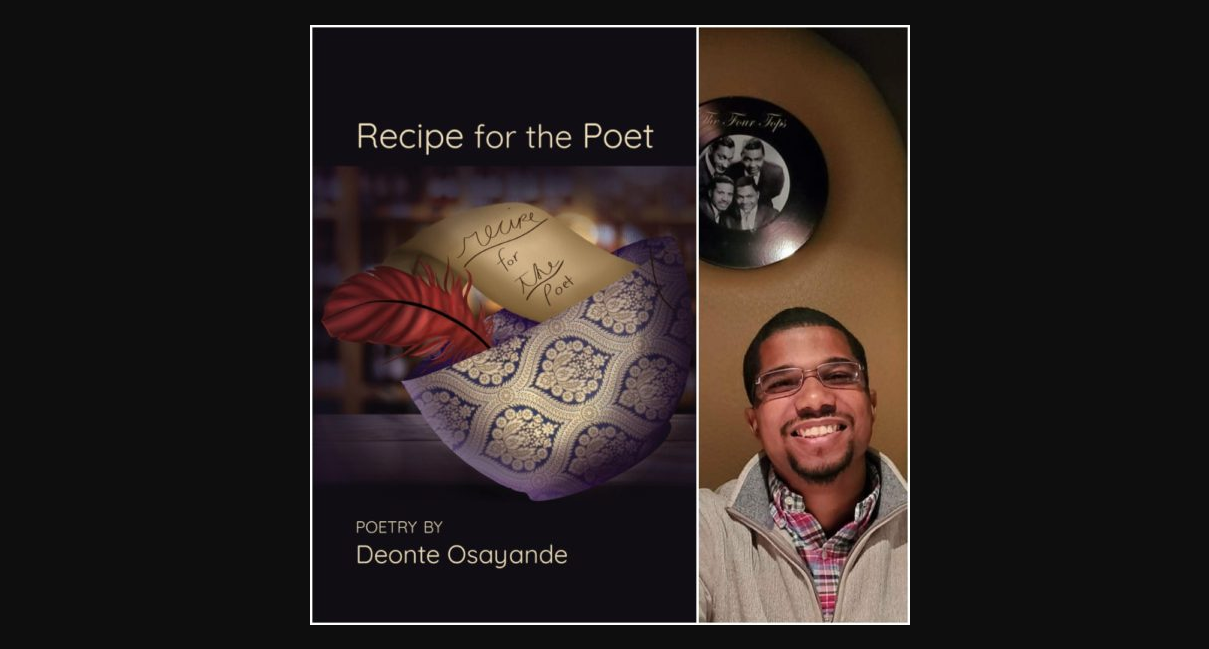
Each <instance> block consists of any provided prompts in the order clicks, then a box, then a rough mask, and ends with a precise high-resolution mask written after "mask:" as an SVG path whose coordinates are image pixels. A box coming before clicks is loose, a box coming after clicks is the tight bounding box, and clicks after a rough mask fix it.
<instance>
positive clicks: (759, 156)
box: [743, 149, 764, 176]
mask: <svg viewBox="0 0 1209 649" xmlns="http://www.w3.org/2000/svg"><path fill="white" fill-rule="evenodd" d="M763 166H764V152H763V151H760V150H757V149H743V168H744V169H746V170H747V175H749V176H754V175H756V174H758V173H760V168H761V167H763Z"/></svg>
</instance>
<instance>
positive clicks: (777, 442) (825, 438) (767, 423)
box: [746, 327, 877, 484]
mask: <svg viewBox="0 0 1209 649" xmlns="http://www.w3.org/2000/svg"><path fill="white" fill-rule="evenodd" d="M837 361H851V362H856V356H855V355H853V353H852V350H851V349H850V348H849V347H848V340H847V339H846V338H845V337H844V334H843V333H841V332H840V331H839V330H838V329H834V328H832V327H794V328H793V329H786V330H784V331H780V332H777V333H775V334H773V335H772V336H770V337H769V338H768V339H767V340H765V341H764V342H763V343H762V344H761V345H760V371H759V372H758V373H757V374H756V375H757V376H759V375H760V374H763V373H764V372H767V371H769V370H772V369H777V368H781V367H801V368H803V369H806V370H813V369H815V368H816V367H818V366H819V365H821V364H823V363H829V362H837ZM876 405H877V394H876V393H874V392H872V391H871V392H869V393H866V392H865V390H864V388H863V387H854V388H828V387H826V386H824V385H823V384H822V383H820V382H819V380H818V378H817V377H815V376H813V375H811V376H808V377H806V381H805V382H804V383H803V384H802V387H801V389H800V390H798V391H797V392H796V393H794V394H791V395H789V396H786V397H780V398H772V399H768V398H765V399H764V400H763V401H762V402H760V403H757V404H756V406H755V407H754V408H748V409H747V413H746V414H747V423H748V425H750V426H751V429H752V432H753V433H755V436H756V438H757V439H759V440H760V444H761V445H762V446H763V447H764V452H765V453H766V454H767V455H768V458H769V460H771V461H772V465H773V466H774V467H776V469H777V473H778V474H780V475H781V476H783V477H784V476H798V477H800V478H801V479H803V480H805V481H806V482H808V483H822V484H825V483H828V482H831V481H832V480H834V479H835V478H836V477H837V476H839V475H840V474H841V473H843V472H844V471H845V470H846V469H849V468H851V467H852V466H853V462H854V461H858V462H859V461H862V460H861V458H863V457H864V455H865V451H866V449H868V448H869V438H870V437H872V436H873V418H874V417H873V408H874V406H876Z"/></svg>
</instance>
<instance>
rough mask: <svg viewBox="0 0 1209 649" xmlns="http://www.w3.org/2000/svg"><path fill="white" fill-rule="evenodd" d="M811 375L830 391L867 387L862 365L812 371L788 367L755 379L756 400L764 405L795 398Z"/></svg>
mask: <svg viewBox="0 0 1209 649" xmlns="http://www.w3.org/2000/svg"><path fill="white" fill-rule="evenodd" d="M812 375H813V376H815V377H817V378H818V379H819V383H822V384H823V385H825V386H827V387H829V388H838V389H856V388H861V387H864V385H865V368H863V367H861V364H860V363H852V362H848V361H841V362H838V363H823V364H822V365H820V366H818V367H816V368H814V369H813V370H805V369H802V368H800V367H786V368H783V369H779V370H773V371H771V372H765V373H764V374H761V375H760V376H759V377H758V378H757V379H756V399H757V400H760V401H763V400H764V399H766V398H767V399H777V398H780V397H788V396H789V395H791V394H796V393H797V391H798V390H801V389H802V384H803V383H805V382H806V377H808V376H812Z"/></svg>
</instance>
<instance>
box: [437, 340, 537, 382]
mask: <svg viewBox="0 0 1209 649" xmlns="http://www.w3.org/2000/svg"><path fill="white" fill-rule="evenodd" d="M524 346H525V339H524V338H512V339H510V340H508V341H506V342H504V343H503V344H501V345H499V346H498V347H492V348H491V349H488V350H487V351H485V352H482V353H480V354H475V355H474V356H471V357H470V358H467V359H466V360H464V361H461V362H460V363H454V364H453V369H454V370H455V371H457V372H461V373H462V374H465V375H466V376H468V377H470V379H471V380H473V381H478V382H479V383H480V384H482V385H501V384H503V383H504V381H507V380H508V379H509V378H511V377H512V375H513V374H515V373H516V367H517V363H519V362H520V360H521V348H522V347H524Z"/></svg>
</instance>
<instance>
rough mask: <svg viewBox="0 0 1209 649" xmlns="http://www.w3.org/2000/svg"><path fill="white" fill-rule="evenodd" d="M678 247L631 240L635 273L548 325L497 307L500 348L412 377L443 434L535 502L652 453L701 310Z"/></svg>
mask: <svg viewBox="0 0 1209 649" xmlns="http://www.w3.org/2000/svg"><path fill="white" fill-rule="evenodd" d="M675 246H676V244H675V242H674V241H672V240H670V239H658V240H650V241H644V242H639V243H634V244H630V245H628V246H625V247H624V248H622V249H620V250H618V251H617V256H618V257H621V258H622V259H625V260H627V261H630V262H632V263H634V264H635V266H636V268H635V270H634V271H633V272H631V273H630V274H629V275H626V276H625V277H623V278H621V279H620V280H618V281H616V282H614V283H613V284H611V285H610V286H608V287H606V288H605V289H603V290H601V291H599V292H597V293H596V294H594V295H592V296H590V297H589V298H587V299H585V300H583V301H582V302H579V303H577V304H575V305H572V306H570V307H568V308H567V309H566V310H565V311H563V312H562V313H560V314H559V315H556V316H555V317H553V318H551V319H549V320H547V321H545V322H543V323H540V324H537V323H529V322H521V321H520V319H519V317H517V316H512V317H511V318H509V316H510V315H511V314H504V315H503V316H500V315H499V314H496V316H493V317H494V318H496V320H494V321H493V322H494V324H495V325H496V327H497V328H496V329H494V330H493V331H494V333H495V334H500V333H504V334H511V335H508V336H504V337H499V336H493V339H494V340H495V341H496V347H494V348H492V349H490V350H487V351H485V352H481V353H480V354H478V355H475V356H473V357H471V358H468V359H465V360H463V361H462V362H460V363H457V364H455V365H453V366H450V367H447V368H445V369H443V370H438V371H435V372H431V373H428V374H424V375H421V376H419V377H417V378H413V379H409V380H407V381H404V385H405V386H406V387H407V390H408V392H409V393H410V394H411V395H412V396H413V397H416V403H417V404H418V405H419V406H420V409H421V412H423V413H424V416H425V418H426V419H427V420H428V421H429V422H430V423H431V424H432V427H433V429H435V430H436V431H437V433H438V436H439V437H440V439H441V441H442V442H444V443H445V444H446V445H448V446H450V448H453V449H454V451H455V452H456V453H457V455H458V457H460V458H462V459H463V460H464V461H466V462H467V463H468V464H470V465H471V466H473V467H474V468H475V469H476V470H478V471H479V472H481V473H483V474H484V475H486V476H488V477H489V478H491V479H492V480H494V481H495V482H498V483H499V484H501V485H504V486H506V487H508V488H510V489H515V490H517V491H522V492H524V493H527V494H529V497H530V498H533V499H534V500H549V499H552V498H561V497H563V496H567V495H570V494H573V493H577V492H580V491H583V490H584V489H588V488H590V487H592V486H594V485H597V484H600V483H602V482H604V481H606V480H609V479H611V478H612V477H613V476H615V475H618V474H620V473H621V472H623V471H625V470H626V469H627V468H629V467H631V466H634V465H635V464H637V463H638V462H639V461H641V460H642V459H643V458H645V457H647V456H648V455H650V454H651V452H652V451H654V450H655V448H656V447H657V446H658V445H659V443H660V442H661V441H662V440H663V439H664V438H665V437H666V435H667V428H668V426H667V423H668V422H667V420H668V418H670V417H671V415H672V412H674V411H675V407H676V403H677V402H678V401H679V399H680V394H681V393H682V391H683V389H684V381H685V377H686V374H687V368H688V367H689V366H690V365H691V364H692V353H693V344H692V343H693V338H694V334H693V332H694V331H695V323H694V320H695V314H694V311H693V308H692V294H691V292H690V290H689V289H690V284H689V283H688V282H687V281H686V280H687V278H686V277H685V276H684V270H683V266H682V263H681V262H680V261H679V259H680V256H679V253H678V252H675V251H674V248H675ZM672 260H675V263H672V264H669V263H667V262H669V261H672ZM501 313H502V312H501ZM510 364H511V365H510ZM441 392H444V393H447V395H448V396H449V398H450V399H452V398H453V397H454V396H456V397H457V398H458V399H459V400H460V404H459V405H456V406H454V405H451V403H450V402H448V401H442V400H441V397H440V394H439V393H441ZM425 393H432V394H431V395H430V396H428V397H427V398H425V397H424V396H423V395H424V394H425ZM417 395H419V396H417ZM463 406H467V407H469V408H470V414H469V416H467V417H466V418H464V419H463V415H465V414H466V411H465V410H463V409H462V407H463ZM464 421H468V422H469V430H466V429H465V428H463V426H462V423H463V422H464ZM459 431H460V432H461V434H460V435H459V434H458V432H459Z"/></svg>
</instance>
